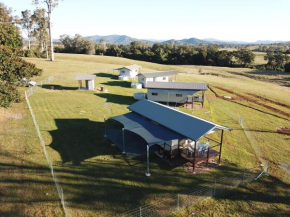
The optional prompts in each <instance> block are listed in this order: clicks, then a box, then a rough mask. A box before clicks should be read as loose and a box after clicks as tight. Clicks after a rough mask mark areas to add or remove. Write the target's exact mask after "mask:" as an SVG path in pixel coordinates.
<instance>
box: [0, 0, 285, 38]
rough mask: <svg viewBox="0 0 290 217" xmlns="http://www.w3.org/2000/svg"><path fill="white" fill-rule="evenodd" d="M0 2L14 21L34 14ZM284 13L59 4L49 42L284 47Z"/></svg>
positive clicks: (177, 1)
mask: <svg viewBox="0 0 290 217" xmlns="http://www.w3.org/2000/svg"><path fill="white" fill-rule="evenodd" d="M0 1H1V2H3V3H4V4H6V6H8V7H12V8H13V9H14V10H16V11H15V14H18V15H20V12H21V11H22V10H25V9H30V10H33V9H34V8H35V7H34V6H33V5H32V4H31V2H32V1H31V0H0ZM43 6H45V5H43ZM289 9H290V0H64V1H60V4H59V6H58V7H57V8H56V9H55V11H54V13H53V19H52V20H53V37H54V38H59V35H61V34H68V35H74V34H76V33H78V34H81V35H83V36H89V35H110V34H118V35H123V34H124V35H129V36H131V37H136V38H143V39H172V38H174V39H183V38H190V37H196V38H200V39H203V38H216V39H222V40H237V41H256V40H285V41H290V11H289Z"/></svg>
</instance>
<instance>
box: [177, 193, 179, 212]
mask: <svg viewBox="0 0 290 217" xmlns="http://www.w3.org/2000/svg"><path fill="white" fill-rule="evenodd" d="M177 210H178V211H179V193H178V194H177Z"/></svg>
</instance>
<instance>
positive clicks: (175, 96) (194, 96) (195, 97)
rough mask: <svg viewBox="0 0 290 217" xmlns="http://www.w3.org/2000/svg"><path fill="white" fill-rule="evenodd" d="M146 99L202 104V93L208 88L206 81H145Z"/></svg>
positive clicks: (177, 103) (178, 103)
mask: <svg viewBox="0 0 290 217" xmlns="http://www.w3.org/2000/svg"><path fill="white" fill-rule="evenodd" d="M145 87H146V88H147V99H149V100H152V101H155V102H165V103H167V104H169V103H174V104H175V105H176V106H177V105H180V104H191V106H192V108H193V103H201V105H202V107H203V104H204V94H205V91H207V89H208V85H207V84H206V83H185V82H147V83H146V86H145Z"/></svg>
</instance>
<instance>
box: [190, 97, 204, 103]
mask: <svg viewBox="0 0 290 217" xmlns="http://www.w3.org/2000/svg"><path fill="white" fill-rule="evenodd" d="M193 102H200V103H203V99H202V98H198V99H196V98H193V97H188V98H187V103H193Z"/></svg>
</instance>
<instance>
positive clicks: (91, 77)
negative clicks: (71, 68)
mask: <svg viewBox="0 0 290 217" xmlns="http://www.w3.org/2000/svg"><path fill="white" fill-rule="evenodd" d="M95 79H96V76H95V75H77V76H76V78H75V80H86V81H89V80H95Z"/></svg>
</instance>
